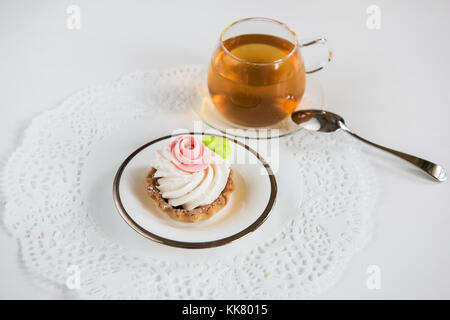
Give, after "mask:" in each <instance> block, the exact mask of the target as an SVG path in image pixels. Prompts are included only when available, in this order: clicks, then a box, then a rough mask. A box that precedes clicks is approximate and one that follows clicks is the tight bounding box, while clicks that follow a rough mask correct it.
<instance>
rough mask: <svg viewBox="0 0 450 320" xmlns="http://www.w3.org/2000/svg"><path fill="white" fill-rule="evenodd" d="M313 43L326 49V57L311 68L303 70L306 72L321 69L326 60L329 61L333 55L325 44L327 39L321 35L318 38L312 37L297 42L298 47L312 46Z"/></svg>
mask: <svg viewBox="0 0 450 320" xmlns="http://www.w3.org/2000/svg"><path fill="white" fill-rule="evenodd" d="M315 44H320V45H323V46H325V48H326V49H327V51H328V57H327V58H326V59H324V60H322V61H321V62H319V63H318V64H316V65H315V66H314V67H313V69H312V70H306V71H305V72H306V73H308V74H310V73H314V72H317V71H319V70H322V69H323V67H325V65H326V64H327V63H328V62H330V61H331V58H332V57H333V52H332V51H331V50H330V48H329V47H328V45H327V39H326V38H323V37H320V38H317V39H314V40H305V41H304V42H301V41H300V42H299V47H300V48H304V47H309V46H312V45H315Z"/></svg>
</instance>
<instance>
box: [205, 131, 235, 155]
mask: <svg viewBox="0 0 450 320" xmlns="http://www.w3.org/2000/svg"><path fill="white" fill-rule="evenodd" d="M202 142H203V144H204V145H205V146H207V147H208V149H210V150H211V151H214V152H215V153H217V154H218V155H219V156H221V157H222V158H223V159H226V158H228V157H229V156H231V145H230V142H228V140H227V139H226V138H221V137H214V136H203V139H202Z"/></svg>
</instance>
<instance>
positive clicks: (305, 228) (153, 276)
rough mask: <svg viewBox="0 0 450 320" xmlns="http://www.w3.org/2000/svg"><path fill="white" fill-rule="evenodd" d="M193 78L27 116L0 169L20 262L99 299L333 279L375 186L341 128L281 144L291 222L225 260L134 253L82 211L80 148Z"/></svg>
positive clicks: (243, 291)
mask: <svg viewBox="0 0 450 320" xmlns="http://www.w3.org/2000/svg"><path fill="white" fill-rule="evenodd" d="M204 83H205V70H204V68H202V67H195V66H191V67H182V68H177V69H172V70H169V71H167V72H158V71H148V72H135V73H133V74H131V75H127V76H124V77H122V78H120V79H118V80H116V81H114V82H112V83H109V84H107V85H104V86H97V87H91V88H87V89H85V90H82V91H80V92H79V93H77V94H75V95H73V96H71V97H70V98H68V99H67V100H66V101H65V102H64V103H62V104H61V105H60V106H59V107H57V108H55V109H53V110H50V111H48V112H45V113H44V114H42V115H40V116H38V117H37V118H35V119H34V120H33V121H32V123H31V125H30V126H29V128H28V129H27V130H26V133H25V136H24V138H23V141H22V143H21V145H20V146H19V147H18V148H17V150H16V151H15V152H14V153H13V155H12V156H11V157H10V158H9V160H8V161H7V163H6V165H5V167H4V168H3V171H2V176H1V200H3V201H4V202H5V203H6V204H5V208H4V209H5V210H4V214H3V222H4V225H5V226H6V228H7V230H8V231H9V232H10V234H11V235H12V236H14V237H15V238H16V239H17V240H18V242H19V244H20V254H21V257H22V260H23V263H24V265H25V267H26V269H27V270H29V271H30V272H32V273H33V274H36V275H39V277H40V278H41V279H43V280H47V282H51V283H54V284H57V285H60V286H62V287H64V286H65V284H66V281H67V278H68V273H67V270H68V268H69V267H70V266H74V265H75V266H77V267H78V268H79V269H80V270H81V286H80V288H79V289H78V290H75V291H74V292H75V293H76V294H77V295H78V296H79V297H81V298H100V299H102V298H131V299H133V298H155V299H159V298H213V299H215V298H235V299H239V298H302V297H307V296H312V295H317V294H319V293H321V292H323V291H324V290H326V289H327V288H329V287H330V286H331V285H333V284H334V283H335V282H336V281H337V279H339V277H340V276H341V274H342V272H343V269H344V267H345V265H346V264H347V262H348V261H349V259H350V258H351V257H352V256H353V255H354V254H355V252H357V251H358V250H359V249H361V248H362V247H363V246H364V245H365V243H366V240H367V239H368V238H369V236H370V233H371V223H370V221H371V209H372V205H373V203H374V199H375V189H376V188H375V182H374V174H373V172H372V168H371V166H370V164H369V163H368V162H367V160H365V159H364V157H363V155H362V154H361V152H360V151H359V144H358V143H357V142H355V141H353V140H352V139H351V138H349V137H347V136H346V135H345V134H341V133H336V134H311V133H308V132H305V131H301V132H299V133H297V134H295V135H292V136H290V137H287V138H283V139H282V140H281V143H285V144H288V145H289V147H290V148H291V150H292V152H293V153H294V155H295V159H296V160H297V163H298V168H299V169H298V172H297V173H295V176H296V177H298V179H301V182H302V184H303V191H302V201H301V202H300V204H299V206H298V208H297V213H296V214H295V218H294V219H293V220H292V221H289V222H286V224H285V226H284V228H283V229H282V230H281V231H280V232H278V234H276V235H274V236H273V237H272V238H271V239H267V240H266V241H265V242H261V243H259V244H256V245H255V246H254V247H253V248H248V249H245V250H240V251H238V250H235V251H234V252H235V253H234V254H233V255H229V256H227V258H217V257H216V256H214V257H213V258H210V259H206V258H205V259H202V258H199V259H193V260H192V261H186V259H181V258H180V259H177V258H176V257H177V255H175V258H174V259H165V258H164V257H162V256H159V255H158V254H157V253H156V252H155V253H153V252H148V254H145V255H144V254H138V253H136V251H134V250H131V249H130V248H128V247H126V246H125V245H123V244H122V243H120V242H117V241H115V239H114V237H111V235H110V234H107V233H105V232H104V231H103V229H102V225H101V224H99V223H98V221H97V220H96V219H95V218H94V217H93V214H92V208H93V207H92V204H91V202H92V201H93V200H92V198H90V197H88V196H87V195H86V194H85V192H84V191H83V179H84V170H85V168H86V167H87V166H88V165H89V162H90V160H91V154H92V153H93V152H95V150H96V149H97V148H99V147H101V146H102V143H103V141H104V140H105V138H106V137H108V135H110V134H111V133H112V132H115V133H117V132H119V133H123V135H126V134H127V132H128V128H130V126H133V123H134V122H135V121H142V120H143V119H144V120H145V121H147V122H148V125H149V126H150V127H151V126H152V122H154V121H158V114H163V113H167V112H169V113H174V111H177V112H184V111H185V110H186V108H188V106H189V105H190V104H192V103H197V99H199V90H198V87H199V86H200V87H201V86H203V85H204ZM170 130H171V129H168V131H169V132H170ZM153 138H155V137H153ZM149 140H151V139H149ZM141 142H146V141H141ZM116 160H117V161H119V162H120V161H121V160H123V159H115V160H114V161H116ZM105 161H109V160H105ZM119 162H118V163H119ZM105 184H106V188H107V190H108V192H110V190H111V186H110V185H109V180H108V181H107V182H105ZM111 203H112V197H111ZM108 214H109V213H108ZM110 214H111V215H117V213H116V212H111V213H110ZM123 224H125V223H123ZM143 241H148V240H145V239H143ZM180 250H183V249H180ZM178 256H180V257H181V256H182V255H178Z"/></svg>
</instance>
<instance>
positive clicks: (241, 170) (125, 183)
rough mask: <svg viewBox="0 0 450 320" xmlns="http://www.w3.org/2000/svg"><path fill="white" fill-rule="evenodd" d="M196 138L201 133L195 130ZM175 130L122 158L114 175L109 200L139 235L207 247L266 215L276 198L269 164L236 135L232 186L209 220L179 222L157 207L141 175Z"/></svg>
mask: <svg viewBox="0 0 450 320" xmlns="http://www.w3.org/2000/svg"><path fill="white" fill-rule="evenodd" d="M194 135H197V136H199V137H200V138H201V133H194ZM174 136H176V135H170V136H165V137H161V138H158V139H156V140H153V141H151V142H149V143H147V144H145V145H143V146H142V147H140V148H138V149H137V150H136V151H134V152H133V153H132V154H131V155H130V156H129V157H127V159H126V160H125V161H124V162H123V163H122V165H121V166H120V168H119V170H118V171H117V174H116V177H115V179H114V193H113V194H114V200H115V204H116V207H117V209H118V210H119V213H120V214H121V216H122V218H124V220H125V221H126V222H127V223H128V224H129V225H130V226H131V227H132V228H133V229H134V230H136V231H137V232H138V233H139V234H141V235H143V236H144V237H146V238H148V239H151V240H154V241H156V242H159V243H162V244H166V245H170V246H175V247H181V248H211V247H216V246H221V245H224V244H227V243H229V242H232V241H234V240H237V239H239V238H241V237H243V236H244V235H246V234H248V233H250V232H252V231H254V230H256V229H257V228H258V227H259V226H261V224H262V223H263V222H264V221H265V220H266V218H267V217H268V215H269V213H270V211H271V210H272V207H273V205H274V202H275V198H276V194H277V184H276V180H275V176H274V174H273V172H272V170H271V168H270V166H269V164H268V163H267V162H266V161H265V160H264V159H263V158H262V157H261V155H259V154H258V153H257V152H256V151H255V150H253V149H252V148H250V147H249V146H247V145H245V144H243V143H242V142H239V141H237V140H235V139H228V140H229V142H230V146H231V150H232V152H231V157H230V158H229V159H227V161H229V162H230V165H231V169H232V170H233V172H234V175H233V181H234V183H235V190H234V192H233V193H232V195H231V198H230V201H229V203H228V204H227V205H226V206H225V208H223V209H222V210H220V211H219V212H218V213H216V214H215V215H214V216H212V217H211V218H210V219H208V220H204V221H198V222H194V223H187V222H180V221H176V220H174V219H172V218H171V217H169V216H168V215H166V214H165V213H164V212H162V211H161V210H160V209H159V208H158V207H157V206H156V205H155V204H154V202H153V200H152V199H150V197H149V195H148V194H147V191H146V182H145V178H146V176H147V174H148V172H149V170H150V169H151V166H150V161H151V160H152V159H153V158H154V157H155V155H156V151H157V150H160V149H162V148H164V147H165V146H166V145H167V144H168V143H170V140H171V139H172V138H173V137H174Z"/></svg>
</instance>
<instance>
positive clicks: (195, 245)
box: [113, 132, 278, 249]
mask: <svg viewBox="0 0 450 320" xmlns="http://www.w3.org/2000/svg"><path fill="white" fill-rule="evenodd" d="M183 134H186V133H179V134H174V135H168V136H164V137H161V138H158V139H155V140H153V141H150V142H148V143H146V144H144V145H142V146H141V147H139V148H137V149H136V150H135V151H133V153H131V154H130V155H129V156H128V157H127V158H126V159H125V161H124V162H123V163H122V164H121V165H120V167H119V169H118V170H117V173H116V176H115V178H114V183H113V198H114V203H115V205H116V208H117V210H118V211H119V214H120V215H121V217H122V218H123V219H124V220H125V222H126V223H127V224H128V225H129V226H130V227H131V228H133V229H134V230H135V231H136V232H137V233H139V234H140V235H142V236H144V237H146V238H147V239H150V240H153V241H155V242H158V243H161V244H164V245H168V246H172V247H178V248H185V249H205V248H213V247H219V246H223V245H225V244H228V243H230V242H233V241H235V240H237V239H239V238H242V237H243V236H245V235H247V234H249V233H251V232H253V231H255V230H256V229H258V228H259V227H260V226H261V225H262V224H263V223H264V221H265V220H266V219H267V217H268V216H269V213H270V211H271V210H272V208H273V205H274V203H275V199H276V195H277V190H278V189H277V182H276V180H275V175H274V174H273V171H272V169H271V168H270V165H269V164H268V163H267V162H266V161H265V160H264V158H263V157H262V156H261V155H260V154H259V153H258V152H256V151H255V150H253V149H252V148H250V147H249V146H247V145H246V144H244V143H242V142H240V141H238V140H236V139H234V138H229V137H226V136H222V135H216V134H206V135H208V136H214V137H219V138H226V139H227V140H229V141H231V142H233V143H235V144H237V145H240V146H242V147H244V148H245V149H247V150H248V151H249V152H251V153H253V154H254V155H255V156H256V158H257V159H258V160H259V161H260V162H261V163H262V164H263V166H264V168H265V169H266V170H267V176H268V178H269V182H270V189H271V190H270V197H269V201H268V203H267V205H266V207H265V209H264V210H263V212H262V213H261V215H260V216H259V217H258V218H257V219H256V220H255V221H254V222H253V223H252V224H251V225H249V226H248V227H246V228H245V229H243V230H241V231H239V232H237V233H235V234H233V235H231V236H228V237H225V238H221V239H218V240H213V241H202V242H186V241H178V240H172V239H167V238H164V237H162V236H159V235H157V234H155V233H152V232H150V231H148V230H146V229H144V228H142V227H141V226H140V225H139V224H137V223H136V221H134V220H133V219H132V218H131V216H130V215H129V214H128V212H127V211H126V209H125V207H124V206H123V204H122V200H121V198H120V192H119V186H120V178H121V176H122V173H123V171H124V169H125V167H126V166H127V165H128V163H129V162H130V161H131V160H132V159H133V158H134V157H135V156H136V155H137V154H138V153H139V152H141V151H142V150H144V149H145V148H147V147H148V146H150V145H152V144H154V143H157V142H159V141H162V140H166V139H170V138H173V137H176V136H179V135H183ZM189 134H191V135H204V133H198V132H190V133H189Z"/></svg>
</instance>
